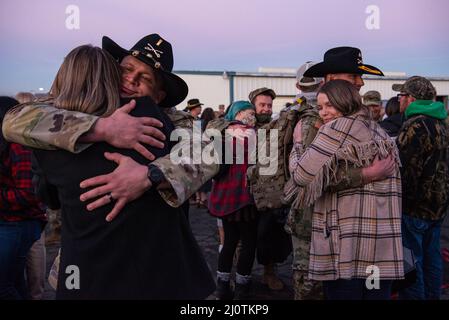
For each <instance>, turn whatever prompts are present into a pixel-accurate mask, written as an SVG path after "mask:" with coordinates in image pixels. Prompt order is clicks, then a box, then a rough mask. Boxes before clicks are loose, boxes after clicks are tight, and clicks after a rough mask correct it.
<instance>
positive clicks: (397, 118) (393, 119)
mask: <svg viewBox="0 0 449 320" xmlns="http://www.w3.org/2000/svg"><path fill="white" fill-rule="evenodd" d="M403 123H404V116H403V114H402V113H396V114H394V115H392V116H390V117H388V118H385V119H384V120H383V121H381V122H380V123H379V125H380V126H381V127H382V129H384V130H385V131H386V132H387V133H388V135H389V136H390V137H397V136H398V134H399V130H400V129H401V127H402V124H403Z"/></svg>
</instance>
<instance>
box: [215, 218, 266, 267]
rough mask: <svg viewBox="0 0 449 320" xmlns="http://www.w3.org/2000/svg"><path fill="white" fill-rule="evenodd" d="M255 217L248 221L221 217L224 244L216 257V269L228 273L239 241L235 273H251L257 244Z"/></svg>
mask: <svg viewBox="0 0 449 320" xmlns="http://www.w3.org/2000/svg"><path fill="white" fill-rule="evenodd" d="M257 223H258V222H257V219H253V220H250V221H228V220H226V219H223V229H224V234H225V237H224V244H223V249H222V250H221V252H220V255H219V257H218V271H220V272H226V273H230V272H231V270H232V262H233V260H234V253H235V250H236V248H237V245H238V243H239V241H241V249H240V254H239V258H238V262H237V273H238V274H241V275H244V276H247V275H250V274H251V269H252V268H253V263H254V258H255V254H256V244H257Z"/></svg>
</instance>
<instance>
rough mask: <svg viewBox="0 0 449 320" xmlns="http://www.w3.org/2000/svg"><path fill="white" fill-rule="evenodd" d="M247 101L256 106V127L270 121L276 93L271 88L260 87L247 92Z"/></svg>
mask: <svg viewBox="0 0 449 320" xmlns="http://www.w3.org/2000/svg"><path fill="white" fill-rule="evenodd" d="M248 98H249V101H250V102H251V103H252V104H253V105H254V106H255V107H256V118H257V127H260V126H262V125H264V124H266V123H268V122H270V121H271V116H272V114H273V100H274V99H276V93H275V92H274V90H273V89H270V88H266V87H262V88H258V89H256V90H253V91H251V92H250V93H249V96H248Z"/></svg>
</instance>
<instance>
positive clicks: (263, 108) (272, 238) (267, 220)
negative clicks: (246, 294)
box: [248, 87, 291, 290]
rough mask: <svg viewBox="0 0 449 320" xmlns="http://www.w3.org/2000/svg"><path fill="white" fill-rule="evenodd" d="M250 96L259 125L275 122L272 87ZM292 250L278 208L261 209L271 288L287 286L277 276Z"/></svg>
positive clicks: (262, 252)
mask: <svg viewBox="0 0 449 320" xmlns="http://www.w3.org/2000/svg"><path fill="white" fill-rule="evenodd" d="M248 98H249V100H250V101H251V103H252V104H253V105H254V106H255V107H256V119H257V124H256V127H257V128H261V127H262V126H263V125H265V124H267V123H269V122H270V121H271V116H272V114H273V100H274V99H275V98H276V93H275V92H274V90H272V89H270V88H266V87H262V88H258V89H256V90H253V91H251V92H250V94H249V96H248ZM253 191H254V190H253ZM253 196H254V195H253ZM257 196H258V195H256V198H258V197H257ZM264 196H266V195H264ZM290 252H291V240H290V236H289V235H288V234H287V233H286V232H285V231H284V221H279V219H278V218H277V216H276V214H275V212H274V210H270V209H266V210H259V222H258V229H257V261H258V263H259V264H262V265H263V266H264V273H263V276H262V283H264V284H266V285H267V286H268V288H270V289H271V290H282V289H283V288H284V284H283V283H282V281H281V280H280V279H279V277H278V276H277V275H276V264H277V263H282V262H283V261H284V260H285V259H286V258H287V257H288V255H289V254H290Z"/></svg>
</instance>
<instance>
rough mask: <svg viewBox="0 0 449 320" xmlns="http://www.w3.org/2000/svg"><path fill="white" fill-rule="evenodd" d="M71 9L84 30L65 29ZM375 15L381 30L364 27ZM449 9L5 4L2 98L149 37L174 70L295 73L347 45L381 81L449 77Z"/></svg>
mask: <svg viewBox="0 0 449 320" xmlns="http://www.w3.org/2000/svg"><path fill="white" fill-rule="evenodd" d="M70 5H74V6H76V7H77V8H79V29H69V28H67V21H66V20H67V18H68V17H69V16H70V17H73V16H72V15H70V13H69V14H68V13H66V9H67V7H68V6H70ZM369 6H376V8H378V10H379V20H378V21H377V20H376V21H375V22H374V25H375V24H376V23H377V25H378V27H379V28H378V29H376V28H375V29H369V28H367V26H366V20H367V19H370V18H369V17H370V16H371V14H370V13H366V10H367V7H369ZM448 9H449V1H447V0H427V1H422V0H421V1H417V0H409V1H405V0H369V1H368V0H338V1H337V0H334V1H331V0H314V1H313V0H310V1H303V0H276V1H274V0H271V1H268V0H258V1H256V0H249V1H248V0H247V1H243V0H189V1H180V0H177V1H174V0H164V1H152V0H147V1H144V0H129V1H123V0H109V1H106V0H98V1H93V0H90V1H88V0H78V1H76V0H71V1H66V0H61V1H56V0H53V1H52V0H40V1H25V0H1V2H0V30H1V33H0V40H1V46H0V57H1V59H0V70H1V75H0V94H15V93H16V92H17V91H21V90H25V91H31V90H33V91H38V88H41V87H42V88H44V90H48V89H49V87H50V85H51V83H52V81H53V79H54V77H55V75H56V72H57V70H58V68H59V66H60V64H61V63H62V59H63V58H64V56H65V55H66V54H67V53H68V52H69V51H70V50H71V49H72V48H74V47H76V46H78V45H81V44H86V43H91V44H93V45H98V46H100V45H101V37H102V36H103V35H108V36H109V37H111V38H112V39H113V40H115V41H116V42H117V43H118V44H120V45H121V46H123V47H125V48H130V47H131V46H132V45H133V44H134V43H135V42H136V41H137V40H139V39H140V38H141V37H143V36H145V35H147V34H150V33H159V34H160V35H161V36H162V37H163V38H165V39H166V40H168V41H169V42H171V43H172V45H173V49H174V55H175V66H174V69H175V70H202V71H207V70H211V71H223V70H228V71H257V70H258V68H259V67H283V68H297V67H299V66H300V65H301V64H302V63H304V62H305V61H307V60H313V61H322V58H323V54H324V52H325V51H326V50H327V49H329V48H332V47H336V46H342V45H349V46H355V47H359V48H360V49H361V50H362V52H363V59H364V62H365V63H367V64H372V65H374V66H377V67H379V68H380V69H381V70H383V71H398V72H405V73H406V74H407V75H409V76H411V75H415V74H418V75H423V76H445V77H449V10H448ZM371 12H372V11H371ZM74 21H75V20H73V19H70V20H69V25H70V23H72V24H71V26H72V27H73V23H74ZM370 21H371V25H373V20H370Z"/></svg>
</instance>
